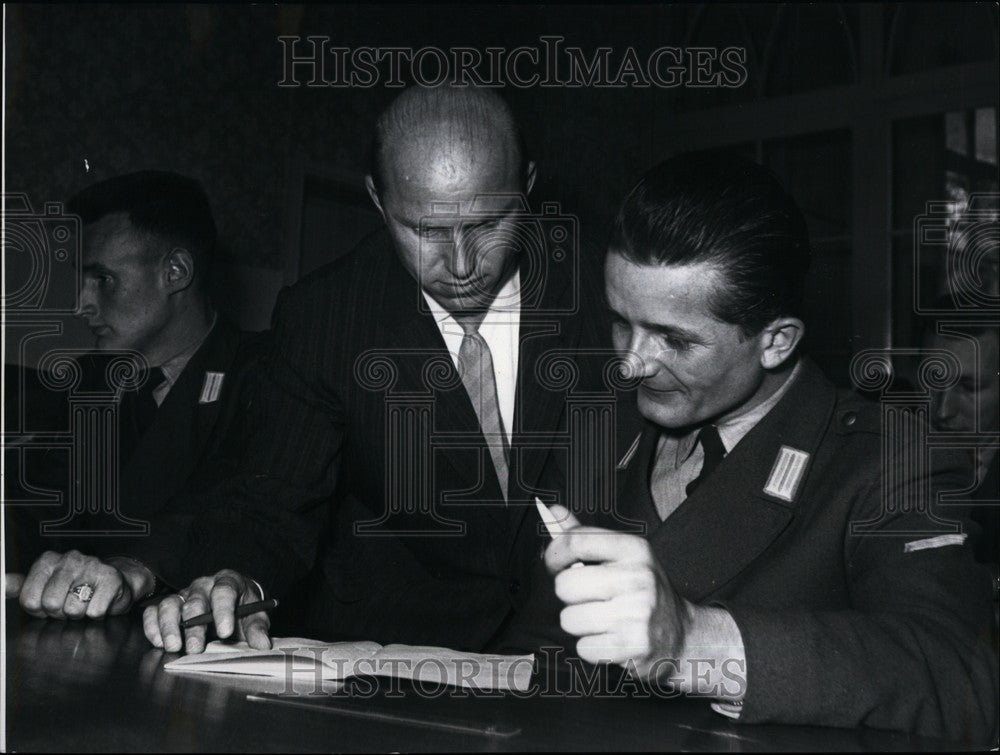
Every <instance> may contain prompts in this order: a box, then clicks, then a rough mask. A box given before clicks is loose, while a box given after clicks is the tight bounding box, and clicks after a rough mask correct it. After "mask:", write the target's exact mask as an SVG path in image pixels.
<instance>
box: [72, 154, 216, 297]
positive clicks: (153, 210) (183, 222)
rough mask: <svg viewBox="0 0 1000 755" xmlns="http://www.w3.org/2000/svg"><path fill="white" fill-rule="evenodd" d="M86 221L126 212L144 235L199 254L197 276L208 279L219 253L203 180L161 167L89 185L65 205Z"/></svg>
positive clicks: (196, 261)
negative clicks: (216, 252) (210, 268)
mask: <svg viewBox="0 0 1000 755" xmlns="http://www.w3.org/2000/svg"><path fill="white" fill-rule="evenodd" d="M66 210H67V211H68V212H69V213H70V214H72V215H79V216H80V220H81V222H82V223H83V224H84V225H88V224H90V223H95V222H97V221H98V220H100V219H101V218H104V217H106V216H108V215H112V214H117V213H122V214H124V215H125V216H126V217H127V218H128V221H129V222H130V223H131V224H132V227H133V228H135V229H136V230H137V231H139V232H140V233H145V234H149V235H151V236H154V237H156V238H157V239H159V240H161V241H163V242H164V243H166V244H172V245H175V246H180V247H184V248H185V249H187V250H188V251H189V252H190V253H191V255H192V256H193V257H194V258H195V271H196V272H195V274H196V277H197V278H199V279H202V280H203V279H204V274H206V273H207V267H208V264H209V262H210V260H211V257H212V255H213V254H214V252H215V244H216V239H217V234H216V229H215V220H214V219H213V217H212V208H211V206H210V205H209V202H208V196H207V195H206V194H205V190H204V188H202V185H201V183H199V182H198V181H197V180H195V179H193V178H189V177H187V176H182V175H180V174H179V173H171V172H169V171H161V170H143V171H139V172H137V173H128V174H126V175H122V176H115V177H114V178H109V179H107V180H105V181H100V182H98V183H96V184H92V185H91V186H88V187H87V188H86V189H84V190H83V191H81V192H80V193H79V194H77V195H75V196H74V197H73V198H72V199H70V200H69V202H67V203H66Z"/></svg>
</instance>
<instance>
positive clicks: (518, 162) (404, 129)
mask: <svg viewBox="0 0 1000 755" xmlns="http://www.w3.org/2000/svg"><path fill="white" fill-rule="evenodd" d="M374 157H375V159H374V165H373V169H372V174H371V175H369V176H368V177H367V178H366V179H365V185H366V187H367V189H368V194H369V196H370V197H371V199H372V202H374V203H375V206H376V207H377V208H378V210H379V212H380V213H381V214H382V217H383V218H384V219H385V224H386V229H387V230H388V232H389V237H390V238H391V239H392V243H393V246H394V247H395V250H396V253H397V255H398V256H399V259H400V261H401V262H402V263H403V266H404V267H405V268H406V270H407V271H408V272H409V273H410V275H412V276H413V277H414V278H415V279H416V281H417V282H418V283H419V284H420V287H421V288H422V289H423V290H424V292H425V293H427V294H429V295H430V296H432V297H433V298H434V299H436V300H437V302H438V303H439V304H441V305H442V306H443V307H444V308H445V309H447V310H448V311H450V312H460V311H461V312H471V311H481V310H482V309H484V308H485V307H487V306H489V304H490V302H491V301H493V299H494V297H495V296H496V294H497V293H498V292H499V290H500V289H501V288H502V287H503V285H504V283H505V282H506V281H507V280H509V279H510V278H511V276H512V275H513V273H514V270H515V269H516V268H517V262H518V260H519V259H520V257H521V251H522V249H521V247H522V246H523V245H522V244H521V243H519V241H518V239H519V238H520V237H521V236H522V235H523V234H520V233H519V232H518V229H519V227H520V224H521V223H522V220H521V218H520V215H519V214H520V213H523V211H524V210H526V209H527V195H528V194H529V193H530V192H531V187H532V185H533V183H534V180H535V165H534V163H532V162H531V161H528V160H525V159H524V150H523V149H522V148H521V140H520V136H519V134H518V131H517V126H516V125H515V123H514V117H513V115H512V114H511V112H510V109H509V108H508V107H507V106H506V105H505V104H504V102H503V100H501V99H500V98H499V97H497V95H496V94H494V93H493V92H490V91H488V90H478V89H445V88H437V89H419V88H414V89H409V90H407V91H405V92H403V94H401V95H400V96H399V97H397V98H396V100H395V101H394V102H393V103H392V104H391V105H390V106H389V108H388V109H387V110H386V111H385V112H384V113H383V114H382V117H381V118H379V121H378V126H377V127H376V131H375V155H374ZM483 199H488V200H489V201H488V203H487V204H488V209H485V212H484V206H483V203H482V200H483Z"/></svg>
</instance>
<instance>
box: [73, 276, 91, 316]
mask: <svg viewBox="0 0 1000 755" xmlns="http://www.w3.org/2000/svg"><path fill="white" fill-rule="evenodd" d="M91 288H92V287H91V286H89V285H87V284H84V285H83V287H82V288H81V289H80V296H79V299H78V301H77V303H76V310H74V312H73V315H74V316H76V317H82V318H88V317H92V316H93V315H95V314H97V301H96V299H95V297H94V293H93V291H92V290H91Z"/></svg>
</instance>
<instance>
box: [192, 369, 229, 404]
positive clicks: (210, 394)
mask: <svg viewBox="0 0 1000 755" xmlns="http://www.w3.org/2000/svg"><path fill="white" fill-rule="evenodd" d="M225 377H226V373H224V372H206V373H205V382H204V383H203V384H202V386H201V396H200V397H199V398H198V403H199V404H211V403H212V402H213V401H218V400H219V394H220V393H221V392H222V381H223V380H224V379H225Z"/></svg>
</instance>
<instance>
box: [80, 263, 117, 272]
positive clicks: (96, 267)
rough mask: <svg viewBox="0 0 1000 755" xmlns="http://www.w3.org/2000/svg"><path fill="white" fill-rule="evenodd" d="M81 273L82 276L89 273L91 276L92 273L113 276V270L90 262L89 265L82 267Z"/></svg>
mask: <svg viewBox="0 0 1000 755" xmlns="http://www.w3.org/2000/svg"><path fill="white" fill-rule="evenodd" d="M83 272H84V274H86V273H91V274H93V273H100V274H106V275H113V274H114V270H112V269H111V268H110V267H105V266H104V265H102V264H101V263H100V262H91V263H89V264H87V265H84V266H83Z"/></svg>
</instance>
